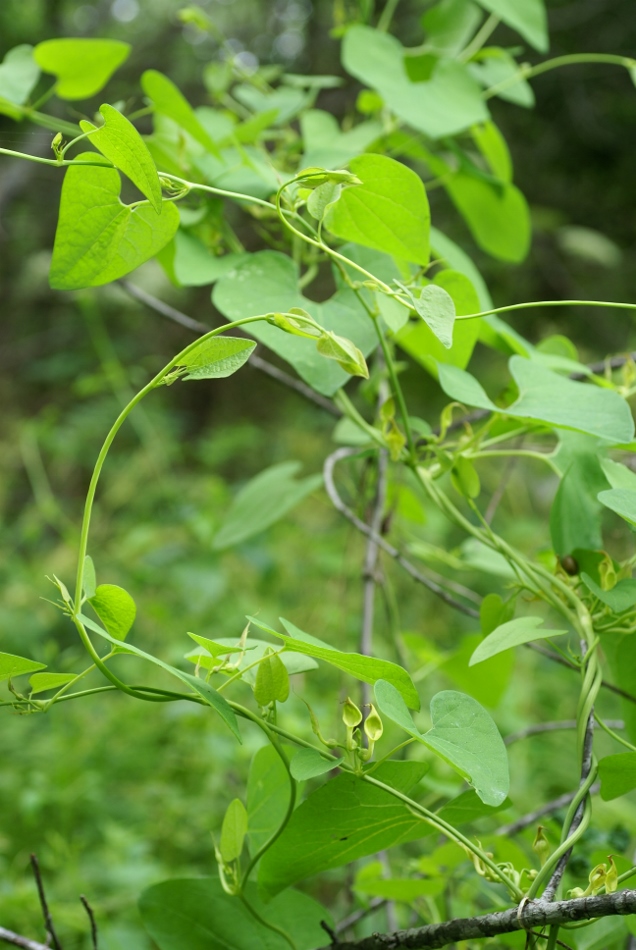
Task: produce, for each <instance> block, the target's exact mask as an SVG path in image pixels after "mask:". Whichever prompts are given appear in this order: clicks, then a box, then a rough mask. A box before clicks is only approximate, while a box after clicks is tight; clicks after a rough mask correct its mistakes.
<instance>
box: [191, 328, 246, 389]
mask: <svg viewBox="0 0 636 950" xmlns="http://www.w3.org/2000/svg"><path fill="white" fill-rule="evenodd" d="M255 347H256V343H254V341H253V340H243V339H241V338H239V337H233V336H213V337H212V338H211V339H209V340H204V341H203V342H201V343H199V344H198V345H197V346H195V347H194V348H193V349H191V350H189V352H188V353H186V354H185V355H184V356H183V357H182V358H181V359H180V360H179V362H178V363H177V370H178V371H179V370H183V369H186V370H188V372H187V373H186V374H185V376H183V377H182V378H183V379H184V380H187V379H225V378H226V377H227V376H232V375H233V374H234V373H236V372H237V371H238V370H239V369H240V368H241V367H242V366H244V365H245V363H247V361H248V359H249V358H250V356H251V355H252V353H253V352H254V349H255Z"/></svg>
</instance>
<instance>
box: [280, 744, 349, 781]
mask: <svg viewBox="0 0 636 950" xmlns="http://www.w3.org/2000/svg"><path fill="white" fill-rule="evenodd" d="M289 767H290V770H291V774H292V775H293V777H294V778H295V779H296V781H297V782H305V781H306V780H307V779H309V778H316V777H317V776H318V775H324V774H325V772H331V770H332V769H335V768H337V767H338V760H337V759H326V758H323V756H322V755H321V754H320V752H318V751H316V749H300V750H299V751H298V752H297V753H296V755H295V756H294V758H293V759H292V760H291V763H290V766H289Z"/></svg>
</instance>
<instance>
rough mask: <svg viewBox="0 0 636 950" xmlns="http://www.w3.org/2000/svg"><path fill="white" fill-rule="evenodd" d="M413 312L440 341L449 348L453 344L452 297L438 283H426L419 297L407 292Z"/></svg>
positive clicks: (453, 310) (453, 316) (453, 308)
mask: <svg viewBox="0 0 636 950" xmlns="http://www.w3.org/2000/svg"><path fill="white" fill-rule="evenodd" d="M409 297H410V299H411V302H412V304H413V308H414V310H415V312H416V313H417V314H418V316H420V317H421V318H422V320H423V321H424V322H425V323H426V325H427V327H428V328H429V330H431V332H432V333H434V334H435V336H436V337H437V339H438V340H439V341H440V343H441V344H442V345H443V346H445V347H446V349H448V350H449V349H450V348H451V346H452V345H453V326H454V324H455V316H456V311H455V304H454V302H453V298H452V297H451V295H450V294H449V293H448V291H446V290H444V288H443V287H440V286H439V285H438V284H427V285H426V287H423V288H422V292H421V293H420V295H419V297H418V296H417V295H416V294H411V293H410V292H409Z"/></svg>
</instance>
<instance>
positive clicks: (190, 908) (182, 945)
mask: <svg viewBox="0 0 636 950" xmlns="http://www.w3.org/2000/svg"><path fill="white" fill-rule="evenodd" d="M246 897H247V900H248V901H249V903H250V905H251V906H252V907H253V908H254V909H255V911H256V913H257V914H258V915H259V916H260V917H262V918H263V919H264V920H266V921H267V922H268V923H271V924H273V925H274V926H275V927H279V928H280V929H281V930H284V931H285V932H286V933H287V934H289V936H290V938H291V939H292V940H293V943H294V946H295V947H296V950H314V948H315V947H318V946H320V945H321V944H322V943H324V940H325V931H324V930H323V929H322V927H321V926H320V921H321V920H324V921H325V922H326V923H327V925H328V926H330V925H331V924H332V923H333V921H332V919H331V915H330V914H329V912H328V911H327V910H325V908H324V907H322V906H321V905H320V904H318V903H317V901H315V900H313V898H311V897H309V896H308V895H307V894H301V893H300V892H299V891H293V890H292V891H287V892H286V893H285V894H281V895H280V896H279V897H276V898H275V899H274V900H273V901H271V903H269V904H267V905H264V904H263V902H262V901H261V899H260V898H259V895H258V893H257V889H256V886H255V885H253V884H248V886H247V888H246ZM139 910H140V912H141V917H142V920H143V923H144V927H145V928H146V930H147V931H148V933H149V934H150V936H151V937H152V940H153V941H154V943H155V944H156V946H157V947H158V948H159V950H289V943H287V941H285V940H284V938H283V937H282V936H280V935H279V934H277V933H275V932H274V931H272V930H270V929H269V928H266V927H264V926H263V925H262V924H260V923H259V922H258V921H257V920H256V919H255V918H254V916H253V915H252V914H251V913H250V911H249V910H248V909H247V907H245V905H244V904H243V903H241V901H239V900H237V899H236V897H230V896H229V895H228V894H226V893H225V891H224V890H223V888H222V886H221V882H220V881H219V880H218V878H205V877H204V878H191V879H176V880H173V881H164V882H163V883H162V884H155V885H154V886H153V887H150V888H148V889H147V890H145V891H144V892H143V894H142V895H141V898H140V901H139Z"/></svg>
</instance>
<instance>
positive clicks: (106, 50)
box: [33, 38, 131, 99]
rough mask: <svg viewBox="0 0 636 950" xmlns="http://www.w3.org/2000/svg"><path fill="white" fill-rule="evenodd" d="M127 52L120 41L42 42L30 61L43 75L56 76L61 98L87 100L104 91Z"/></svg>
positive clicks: (56, 87) (125, 45)
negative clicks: (36, 65) (32, 60)
mask: <svg viewBox="0 0 636 950" xmlns="http://www.w3.org/2000/svg"><path fill="white" fill-rule="evenodd" d="M130 50H131V46H130V44H129V43H122V42H121V41H120V40H92V39H90V40H88V39H77V38H74V39H59V40H45V41H44V42H43V43H38V45H37V46H36V47H35V49H34V50H33V58H34V59H35V61H36V63H37V64H38V66H39V67H40V69H42V70H43V71H44V72H45V73H53V75H54V76H57V83H56V84H55V92H56V95H58V96H59V97H60V99H88V98H89V97H90V96H94V95H95V93H96V92H99V90H100V89H103V87H104V86H105V85H106V83H107V82H108V80H109V79H110V77H111V76H112V74H113V73H114V72H115V70H116V69H119V67H120V66H121V64H122V63H123V62H124V61H125V60H126V59H128V55H129V53H130Z"/></svg>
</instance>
